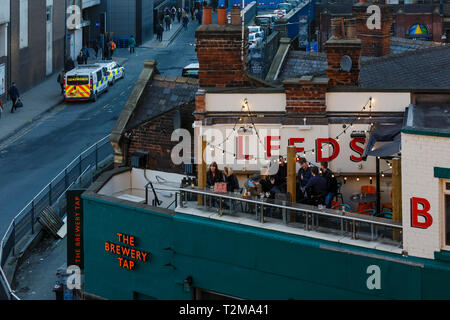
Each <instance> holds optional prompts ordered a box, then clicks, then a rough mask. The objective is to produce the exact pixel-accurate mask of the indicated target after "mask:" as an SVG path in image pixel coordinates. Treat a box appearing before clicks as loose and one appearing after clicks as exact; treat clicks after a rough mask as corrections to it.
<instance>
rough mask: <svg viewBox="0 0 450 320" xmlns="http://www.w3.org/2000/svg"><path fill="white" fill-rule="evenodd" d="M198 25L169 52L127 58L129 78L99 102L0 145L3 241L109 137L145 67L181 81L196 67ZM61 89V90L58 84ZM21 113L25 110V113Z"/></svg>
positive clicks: (58, 111)
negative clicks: (74, 164) (68, 170)
mask: <svg viewBox="0 0 450 320" xmlns="http://www.w3.org/2000/svg"><path fill="white" fill-rule="evenodd" d="M197 27H198V24H197V23H196V22H190V23H189V25H188V30H186V31H185V30H181V32H180V33H179V35H178V36H177V38H176V39H175V40H174V41H173V43H172V44H170V45H169V46H168V47H167V48H164V49H150V48H137V49H136V53H135V54H133V55H131V54H130V53H129V52H128V50H127V49H118V50H117V51H118V53H117V54H115V56H119V57H123V58H127V59H128V60H127V61H126V63H125V64H124V65H125V68H126V78H125V79H120V80H118V81H116V83H115V85H114V86H112V87H110V89H109V92H107V93H104V94H102V95H101V96H99V98H98V101H97V102H95V103H94V102H82V103H61V104H60V105H58V106H57V107H56V108H55V109H53V111H51V112H49V113H48V114H45V115H44V116H43V117H42V118H41V119H39V120H38V121H36V122H34V123H32V124H31V125H30V126H28V127H26V128H25V129H23V130H22V131H20V132H18V133H17V134H15V135H14V136H12V137H11V138H9V139H8V140H7V141H4V142H3V143H2V144H0V182H1V183H0V236H1V237H3V234H4V232H5V231H6V230H7V228H8V226H9V224H10V223H11V220H12V218H13V217H14V216H15V215H16V214H17V213H18V212H19V211H20V210H21V209H22V208H23V207H24V206H25V205H26V204H27V203H28V202H29V201H30V200H31V199H32V198H33V197H34V196H35V195H36V194H37V193H38V192H39V191H40V190H41V189H42V188H43V187H44V186H45V185H46V184H47V183H49V182H50V181H51V180H52V179H53V178H54V177H55V176H56V175H57V174H58V173H59V172H60V171H61V170H63V169H64V167H65V166H66V165H68V164H69V163H70V162H71V161H72V160H73V159H74V158H75V157H76V156H77V155H78V154H80V153H81V152H82V151H84V150H85V149H86V148H88V147H89V146H91V145H92V144H94V143H95V142H96V141H98V140H99V139H101V138H103V137H104V136H106V135H108V134H109V133H110V132H111V130H112V129H113V127H114V125H115V122H116V120H117V118H118V116H119V115H120V112H121V110H122V108H123V106H124V105H125V103H126V101H127V100H128V97H129V95H130V93H131V91H132V90H133V87H134V83H135V82H136V80H137V78H138V77H139V74H140V72H141V71H142V69H143V62H144V60H147V59H155V60H156V61H157V63H158V65H157V68H158V70H159V71H160V72H161V74H163V75H170V76H180V75H181V70H182V68H183V67H184V66H186V65H187V64H189V63H192V62H196V61H197V58H196V53H195V48H194V46H192V44H193V43H195V29H196V28H197ZM55 90H59V87H58V85H57V84H56V83H55ZM19 112H20V111H19Z"/></svg>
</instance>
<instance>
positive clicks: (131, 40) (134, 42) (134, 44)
mask: <svg viewBox="0 0 450 320" xmlns="http://www.w3.org/2000/svg"><path fill="white" fill-rule="evenodd" d="M128 45H129V46H130V53H134V47H136V40H135V39H134V37H133V35H131V36H130V40H129V41H128Z"/></svg>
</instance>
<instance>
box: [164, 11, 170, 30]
mask: <svg viewBox="0 0 450 320" xmlns="http://www.w3.org/2000/svg"><path fill="white" fill-rule="evenodd" d="M164 22H165V23H166V31H169V30H170V23H171V19H170V15H168V14H166V16H165V17H164Z"/></svg>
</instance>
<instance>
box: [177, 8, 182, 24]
mask: <svg viewBox="0 0 450 320" xmlns="http://www.w3.org/2000/svg"><path fill="white" fill-rule="evenodd" d="M181 15H182V12H181V8H178V10H177V20H178V23H180V22H181Z"/></svg>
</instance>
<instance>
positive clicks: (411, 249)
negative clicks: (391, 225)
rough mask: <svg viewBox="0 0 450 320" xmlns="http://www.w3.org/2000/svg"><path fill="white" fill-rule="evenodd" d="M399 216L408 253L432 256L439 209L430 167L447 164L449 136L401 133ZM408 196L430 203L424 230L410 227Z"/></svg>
mask: <svg viewBox="0 0 450 320" xmlns="http://www.w3.org/2000/svg"><path fill="white" fill-rule="evenodd" d="M401 143H402V218H403V247H404V249H405V250H406V251H407V252H408V254H409V255H411V256H418V257H423V258H430V259H433V258H434V252H435V251H440V248H441V229H440V227H441V224H442V223H443V221H442V219H441V218H442V216H441V213H442V212H443V208H441V202H440V194H441V193H442V190H441V186H440V179H439V178H435V177H434V169H433V168H434V167H444V168H449V167H450V152H449V150H450V138H442V137H431V136H424V135H414V134H404V133H402V142H401ZM412 197H419V198H425V199H427V200H428V201H429V202H430V205H431V209H430V212H429V213H430V214H431V216H432V218H433V224H432V225H431V226H430V227H429V228H428V229H419V228H413V227H411V204H410V200H411V198H412Z"/></svg>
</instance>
